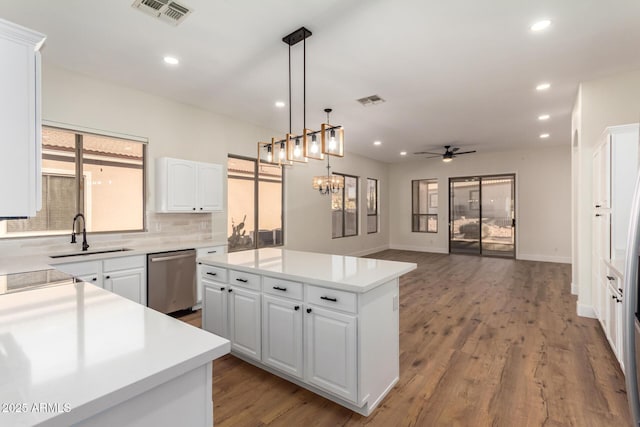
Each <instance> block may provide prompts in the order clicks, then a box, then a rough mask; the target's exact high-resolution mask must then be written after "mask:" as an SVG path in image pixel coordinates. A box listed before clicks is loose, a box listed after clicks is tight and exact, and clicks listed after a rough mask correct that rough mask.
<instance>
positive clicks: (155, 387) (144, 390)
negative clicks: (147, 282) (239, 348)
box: [0, 279, 229, 427]
mask: <svg viewBox="0 0 640 427" xmlns="http://www.w3.org/2000/svg"><path fill="white" fill-rule="evenodd" d="M228 352H229V341H228V340H226V339H224V338H221V337H218V336H215V335H213V334H210V333H207V332H204V331H202V330H199V329H197V328H194V327H192V326H190V325H187V324H185V323H182V322H180V321H177V320H175V319H173V318H171V317H168V316H165V315H164V314H161V313H159V312H156V311H154V310H151V309H148V308H147V307H144V306H142V305H140V304H136V303H134V302H132V301H129V300H127V299H125V298H122V297H120V296H118V295H115V294H113V293H111V292H107V291H105V290H103V289H100V288H98V287H96V286H93V285H91V284H88V283H84V282H77V283H74V281H73V280H71V279H69V280H68V281H61V282H58V283H55V284H54V285H52V286H42V287H38V288H35V289H31V290H25V291H22V292H12V293H6V294H4V295H0V378H2V381H0V404H2V407H1V408H0V425H11V426H31V425H39V426H40V425H41V426H69V425H79V426H85V425H86V426H89V425H90V426H114V425H117V426H156V425H189V426H207V427H209V426H211V425H213V418H212V417H213V403H212V394H211V391H212V390H211V385H212V360H214V359H217V358H219V357H221V356H222V355H224V354H226V353H228Z"/></svg>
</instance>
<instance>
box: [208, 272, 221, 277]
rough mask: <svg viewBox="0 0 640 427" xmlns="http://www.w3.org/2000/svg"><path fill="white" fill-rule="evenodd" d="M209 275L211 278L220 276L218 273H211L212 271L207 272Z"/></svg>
mask: <svg viewBox="0 0 640 427" xmlns="http://www.w3.org/2000/svg"><path fill="white" fill-rule="evenodd" d="M207 274H208V275H209V276H217V275H218V273H212V272H210V271H207Z"/></svg>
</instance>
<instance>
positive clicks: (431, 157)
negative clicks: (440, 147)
mask: <svg viewBox="0 0 640 427" xmlns="http://www.w3.org/2000/svg"><path fill="white" fill-rule="evenodd" d="M437 157H442V154H438V155H437V156H429V157H425V159H435V158H437Z"/></svg>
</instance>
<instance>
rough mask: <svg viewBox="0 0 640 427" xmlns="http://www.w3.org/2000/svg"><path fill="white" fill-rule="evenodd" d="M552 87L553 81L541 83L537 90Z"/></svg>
mask: <svg viewBox="0 0 640 427" xmlns="http://www.w3.org/2000/svg"><path fill="white" fill-rule="evenodd" d="M550 87H551V83H540V84H539V85H538V86H536V90H537V91H541V90H547V89H549V88H550Z"/></svg>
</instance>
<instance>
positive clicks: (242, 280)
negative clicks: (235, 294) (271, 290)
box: [229, 270, 260, 291]
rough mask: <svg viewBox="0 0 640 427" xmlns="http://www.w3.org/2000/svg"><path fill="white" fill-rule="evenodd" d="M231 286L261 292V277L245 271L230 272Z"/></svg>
mask: <svg viewBox="0 0 640 427" xmlns="http://www.w3.org/2000/svg"><path fill="white" fill-rule="evenodd" d="M229 284H231V285H236V286H242V287H244V288H249V289H255V290H256V291H259V290H260V276H258V275H257V274H251V273H245V272H244V271H236V270H229Z"/></svg>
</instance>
